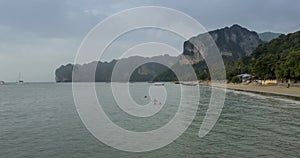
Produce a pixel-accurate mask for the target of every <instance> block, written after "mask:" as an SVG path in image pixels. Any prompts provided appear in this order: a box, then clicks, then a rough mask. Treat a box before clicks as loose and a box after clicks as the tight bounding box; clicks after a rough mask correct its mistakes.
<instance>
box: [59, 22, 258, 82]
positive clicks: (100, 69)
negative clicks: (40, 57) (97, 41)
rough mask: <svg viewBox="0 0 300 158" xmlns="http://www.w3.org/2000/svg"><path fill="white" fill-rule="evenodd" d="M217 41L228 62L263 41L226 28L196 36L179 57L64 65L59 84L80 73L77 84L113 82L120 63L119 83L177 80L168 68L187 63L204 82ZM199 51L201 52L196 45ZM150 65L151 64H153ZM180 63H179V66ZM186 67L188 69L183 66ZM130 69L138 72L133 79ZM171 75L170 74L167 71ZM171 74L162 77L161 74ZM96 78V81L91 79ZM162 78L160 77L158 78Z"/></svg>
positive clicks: (236, 28)
mask: <svg viewBox="0 0 300 158" xmlns="http://www.w3.org/2000/svg"><path fill="white" fill-rule="evenodd" d="M211 41H215V43H216V45H217V47H218V49H219V51H220V53H221V55H222V57H223V59H224V60H230V61H231V60H236V59H240V58H242V57H244V56H249V55H250V54H251V53H252V51H253V50H254V49H255V48H256V47H257V46H258V45H260V44H262V43H263V41H262V40H261V39H260V38H259V36H258V34H257V33H256V32H254V31H249V30H248V29H246V28H243V27H241V26H239V25H233V26H231V27H225V28H222V29H218V30H214V31H210V32H208V33H205V34H200V35H198V36H195V37H192V38H191V39H189V40H188V41H185V42H184V44H183V48H184V49H183V54H182V55H180V56H178V57H171V56H168V55H164V56H156V57H152V58H145V57H137V56H136V57H129V58H126V59H121V60H118V61H117V60H113V61H111V62H91V63H89V64H85V65H75V66H74V65H71V64H68V65H66V66H61V67H60V68H58V69H57V70H56V73H55V75H56V81H57V82H71V81H72V74H73V72H75V74H79V75H77V76H76V79H75V80H74V81H76V82H82V81H85V82H90V81H97V82H109V81H111V76H112V71H113V69H114V67H115V64H116V63H122V64H124V65H125V66H123V67H121V68H118V69H117V70H116V71H118V72H117V73H118V74H119V76H118V77H119V80H118V81H128V80H127V79H128V78H129V77H130V81H135V82H136V81H152V80H153V79H155V78H156V79H158V78H160V79H161V80H173V79H174V78H172V77H170V76H172V75H174V74H173V73H171V71H170V70H169V69H168V68H167V67H166V66H172V65H174V64H175V65H177V68H178V69H180V68H181V66H182V65H185V64H187V63H191V64H193V66H194V68H195V69H196V70H197V72H199V74H198V75H199V76H202V78H203V79H207V78H209V77H208V75H207V70H206V69H207V68H206V65H205V60H203V56H202V55H201V54H204V56H206V57H208V56H209V54H210V53H212V51H214V50H215V49H211V48H213V47H214V44H213V42H211ZM194 44H195V45H196V46H197V48H199V50H198V49H197V48H196V47H195V46H194ZM142 62H146V63H148V64H144V65H139V64H138V63H142ZM149 62H150V63H149ZM151 62H152V63H151ZM155 62H161V63H164V65H166V66H163V65H160V64H156V63H155ZM178 63H179V64H178ZM95 67H96V75H94V73H95V72H94V71H95V70H93V68H95ZM183 67H184V66H183ZM130 68H134V69H136V70H135V71H134V72H133V73H132V74H131V76H129V75H130V73H129V71H130ZM167 71H168V72H170V73H166V72H167ZM162 73H163V74H168V75H166V76H165V77H162V76H161V74H162ZM91 76H95V78H91ZM157 76H158V77H157Z"/></svg>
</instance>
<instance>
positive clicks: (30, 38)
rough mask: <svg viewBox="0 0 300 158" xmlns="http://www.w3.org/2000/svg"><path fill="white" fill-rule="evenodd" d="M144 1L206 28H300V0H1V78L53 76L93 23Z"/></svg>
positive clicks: (284, 30) (282, 30)
mask: <svg viewBox="0 0 300 158" xmlns="http://www.w3.org/2000/svg"><path fill="white" fill-rule="evenodd" d="M148 5H154V6H164V7H170V8H174V9H177V10H179V11H182V12H185V13H187V14H189V15H190V16H192V17H193V18H195V19H196V20H198V21H199V22H200V23H201V24H202V25H203V26H204V27H206V29H207V30H213V29H217V28H221V27H224V26H230V25H232V24H235V23H237V24H240V25H242V26H244V27H247V28H249V29H250V30H254V31H257V32H265V31H272V32H279V33H289V32H294V31H296V30H299V29H300V21H299V19H300V10H299V8H298V7H299V6H300V1H298V0H289V1H286V0H265V1H260V0H252V1H241V0H226V1H223V0H204V1H197V0H186V1H177V0H176V1H175V0H164V1H160V0H145V1H134V0H119V1H115V0H88V1H86V0H22V1H20V0H2V1H0V34H1V36H0V80H4V81H11V82H14V81H16V79H17V76H18V73H19V72H22V76H23V78H24V80H25V81H27V82H28V81H32V82H39V81H41V82H53V81H54V71H55V68H57V67H58V66H60V65H61V64H66V63H72V62H73V60H74V57H75V55H76V51H77V49H78V47H79V45H80V42H81V40H82V39H83V38H84V36H85V35H86V34H87V33H88V32H89V30H90V29H92V28H93V27H94V26H95V25H96V24H97V23H99V22H100V21H101V20H103V19H104V18H106V17H108V16H110V15H112V14H114V13H117V12H118V11H121V10H124V9H129V8H132V7H138V6H148ZM137 38H138V37H137ZM139 38H142V37H139ZM137 40H138V39H137ZM112 57H113V55H112ZM107 59H109V56H108V57H107Z"/></svg>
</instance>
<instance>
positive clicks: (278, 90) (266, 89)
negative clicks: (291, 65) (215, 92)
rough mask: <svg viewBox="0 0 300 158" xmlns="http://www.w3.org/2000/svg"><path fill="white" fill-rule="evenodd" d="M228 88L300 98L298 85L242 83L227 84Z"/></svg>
mask: <svg viewBox="0 0 300 158" xmlns="http://www.w3.org/2000/svg"><path fill="white" fill-rule="evenodd" d="M227 89H232V90H238V91H247V92H253V93H260V94H272V95H280V96H286V97H289V98H293V99H297V100H300V88H297V87H290V88H286V87H280V86H261V85H242V84H227Z"/></svg>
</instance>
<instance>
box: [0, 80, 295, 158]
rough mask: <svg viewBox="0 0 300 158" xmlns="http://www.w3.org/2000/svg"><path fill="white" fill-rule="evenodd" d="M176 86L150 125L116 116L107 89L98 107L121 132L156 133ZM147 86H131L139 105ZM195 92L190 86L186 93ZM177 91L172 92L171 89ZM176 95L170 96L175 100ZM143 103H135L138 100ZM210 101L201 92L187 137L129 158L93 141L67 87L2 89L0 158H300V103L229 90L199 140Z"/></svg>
mask: <svg viewBox="0 0 300 158" xmlns="http://www.w3.org/2000/svg"><path fill="white" fill-rule="evenodd" d="M176 86H178V85H173V84H167V85H166V87H168V88H167V89H169V90H170V91H168V95H170V97H169V98H168V99H167V104H168V105H174V106H169V107H168V108H163V109H162V110H161V111H160V113H158V115H159V116H157V117H152V120H151V119H149V120H140V121H139V120H137V119H135V118H131V117H128V116H127V115H126V114H124V113H122V112H121V111H118V110H120V109H118V108H116V103H115V102H114V101H113V98H110V97H111V96H110V95H105V94H106V92H107V91H109V88H110V86H109V84H107V83H97V84H96V87H97V94H98V95H99V100H101V101H102V102H103V104H105V111H106V112H107V113H108V114H110V115H111V116H110V117H111V119H112V120H114V122H115V123H116V124H118V125H119V126H121V127H123V128H126V129H128V130H136V131H142V130H145V129H146V130H153V129H155V128H158V127H160V126H163V124H165V123H167V122H168V121H169V120H170V119H171V118H172V117H173V115H174V112H175V111H176V106H175V105H176V104H177V101H176V97H174V98H172V96H176V95H175V93H178V91H176V89H178V87H176ZM147 87H149V84H146V83H144V84H143V83H133V84H132V85H131V86H130V89H131V95H132V96H133V97H136V98H137V99H136V102H144V101H145V100H143V99H141V98H143V96H144V95H145V94H147V93H146V92H144V91H145V89H147ZM191 88H192V87H191ZM173 89H174V90H173ZM172 93H174V94H172ZM139 98H140V99H139ZM209 99H210V89H209V88H207V87H201V101H200V103H199V109H198V112H197V116H196V118H195V119H194V121H193V122H192V124H191V126H190V127H189V128H188V129H187V131H186V132H185V133H184V134H183V135H182V136H180V137H179V138H178V139H177V140H176V141H175V142H173V143H171V144H169V145H168V146H166V147H164V148H161V149H158V150H155V151H151V152H146V153H129V152H123V151H119V150H116V149H114V148H111V147H108V146H106V145H105V144H103V143H101V142H100V141H98V140H97V139H96V138H94V136H93V135H92V134H90V133H89V131H88V130H87V129H86V128H85V126H84V125H83V123H82V122H81V120H80V118H79V116H78V114H77V111H76V108H75V105H74V101H73V95H72V87H71V84H68V83H65V84H24V85H14V84H11V85H10V84H9V85H3V86H0V157H1V158H2V157H3V158H17V157H30V158H32V157H51V158H52V157H53V158H57V157H61V158H68V157H72V158H73V157H78V158H82V157H92V158H94V157H95V158H96V157H101V158H102V157H172V158H173V157H258V156H261V157H299V156H300V148H299V146H300V102H298V101H294V100H289V99H285V98H280V97H272V96H262V95H256V94H252V93H245V92H235V91H227V97H226V101H225V105H224V108H223V111H222V114H221V116H220V118H219V120H218V122H217V124H216V125H215V127H214V128H213V130H212V131H211V132H210V133H209V134H208V135H206V136H205V137H204V138H199V137H198V131H199V128H200V125H201V122H202V120H203V118H204V116H205V112H206V109H207V106H208V102H209Z"/></svg>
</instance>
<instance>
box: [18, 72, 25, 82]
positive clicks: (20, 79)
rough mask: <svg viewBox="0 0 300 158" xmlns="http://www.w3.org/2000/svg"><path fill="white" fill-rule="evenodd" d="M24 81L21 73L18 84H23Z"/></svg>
mask: <svg viewBox="0 0 300 158" xmlns="http://www.w3.org/2000/svg"><path fill="white" fill-rule="evenodd" d="M23 83H24V81H23V80H22V76H21V73H19V79H18V80H17V84H23Z"/></svg>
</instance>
